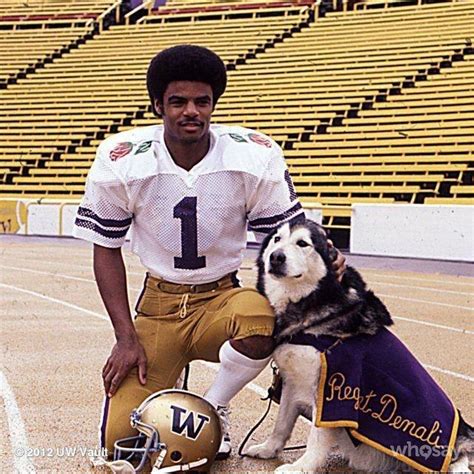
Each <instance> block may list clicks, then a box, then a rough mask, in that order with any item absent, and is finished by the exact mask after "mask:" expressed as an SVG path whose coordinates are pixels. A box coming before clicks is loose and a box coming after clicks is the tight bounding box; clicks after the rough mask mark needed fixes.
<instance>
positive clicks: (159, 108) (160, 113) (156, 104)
mask: <svg viewBox="0 0 474 474" xmlns="http://www.w3.org/2000/svg"><path fill="white" fill-rule="evenodd" d="M153 106H154V107H155V113H156V115H158V117H162V116H163V115H165V114H164V113H163V112H164V110H163V104H162V103H161V102H160V99H154V100H153Z"/></svg>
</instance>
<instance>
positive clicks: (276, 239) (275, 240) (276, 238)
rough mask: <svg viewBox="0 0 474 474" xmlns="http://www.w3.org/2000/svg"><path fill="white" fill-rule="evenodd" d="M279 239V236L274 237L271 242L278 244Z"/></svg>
mask: <svg viewBox="0 0 474 474" xmlns="http://www.w3.org/2000/svg"><path fill="white" fill-rule="evenodd" d="M280 240H281V237H280V236H279V235H276V236H275V238H274V239H273V242H275V243H276V242H280Z"/></svg>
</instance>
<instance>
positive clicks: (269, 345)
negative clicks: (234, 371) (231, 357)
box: [230, 336, 275, 359]
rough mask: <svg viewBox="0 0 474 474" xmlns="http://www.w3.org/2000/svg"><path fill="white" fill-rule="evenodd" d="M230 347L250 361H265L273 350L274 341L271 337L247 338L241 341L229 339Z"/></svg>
mask: <svg viewBox="0 0 474 474" xmlns="http://www.w3.org/2000/svg"><path fill="white" fill-rule="evenodd" d="M230 345H231V346H232V347H233V348H234V349H235V350H236V351H237V352H240V353H241V354H243V355H245V356H247V357H249V358H250V359H265V358H267V357H269V356H270V355H271V354H272V352H273V349H274V348H275V341H274V339H273V338H272V337H271V336H249V337H245V338H243V339H231V340H230Z"/></svg>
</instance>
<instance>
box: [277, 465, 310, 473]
mask: <svg viewBox="0 0 474 474" xmlns="http://www.w3.org/2000/svg"><path fill="white" fill-rule="evenodd" d="M284 472H294V473H303V472H309V471H303V470H301V467H300V466H298V465H297V464H283V465H282V466H279V467H277V468H276V469H275V474H282V473H284Z"/></svg>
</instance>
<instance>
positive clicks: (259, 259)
mask: <svg viewBox="0 0 474 474" xmlns="http://www.w3.org/2000/svg"><path fill="white" fill-rule="evenodd" d="M277 231H278V229H275V230H274V231H272V232H270V233H269V234H267V235H266V236H265V238H264V239H263V240H262V244H261V245H260V252H259V254H258V257H257V261H256V264H257V272H258V273H257V291H258V292H259V293H261V294H262V295H265V285H264V282H263V276H264V274H265V262H264V261H263V253H264V252H265V249H266V248H267V246H268V244H269V242H270V241H271V240H272V238H273V236H274V235H275V234H276V233H277Z"/></svg>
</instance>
